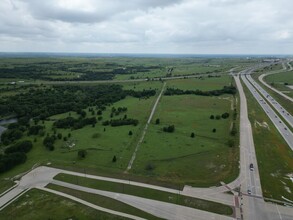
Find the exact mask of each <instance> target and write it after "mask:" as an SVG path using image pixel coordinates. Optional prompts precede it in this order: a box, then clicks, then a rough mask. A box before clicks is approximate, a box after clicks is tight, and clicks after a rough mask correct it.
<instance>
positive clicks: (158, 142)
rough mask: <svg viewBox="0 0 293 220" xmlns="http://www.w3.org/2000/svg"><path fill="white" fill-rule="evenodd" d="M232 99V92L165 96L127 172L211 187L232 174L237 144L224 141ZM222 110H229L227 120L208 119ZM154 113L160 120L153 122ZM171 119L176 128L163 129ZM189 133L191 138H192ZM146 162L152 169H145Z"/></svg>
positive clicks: (169, 123)
mask: <svg viewBox="0 0 293 220" xmlns="http://www.w3.org/2000/svg"><path fill="white" fill-rule="evenodd" d="M227 98H228V99H230V100H228V99H227ZM232 99H233V98H232V97H230V96H221V97H202V96H195V95H181V96H163V97H162V99H161V101H160V104H159V106H158V109H157V111H156V113H155V115H154V118H153V121H152V123H151V124H150V126H149V128H148V131H147V134H146V136H145V139H144V142H143V143H142V145H141V147H140V149H139V151H138V153H137V157H136V160H135V162H134V164H133V167H132V170H131V172H133V173H135V174H138V175H148V176H152V177H154V178H157V179H159V180H162V181H173V182H175V183H180V184H189V185H193V186H212V185H218V184H219V183H220V181H226V182H229V181H232V180H233V179H235V178H236V177H237V175H238V155H239V152H238V148H237V147H235V148H230V147H228V146H227V141H228V140H229V139H230V138H232V137H231V135H230V131H229V130H230V126H231V123H232V110H231V100H232ZM224 112H228V113H230V117H229V118H228V119H220V120H216V119H214V120H212V119H210V115H221V114H223V113H224ZM156 118H159V119H160V121H161V123H160V124H159V125H156V124H155V120H156ZM172 124H173V125H175V132H174V133H166V132H163V131H162V128H163V127H164V126H168V125H172ZM213 128H216V132H215V133H213V132H212V130H213ZM191 132H194V133H195V138H191V137H190V135H191ZM235 141H236V142H237V139H236V140H235ZM148 164H152V166H154V169H153V170H151V171H150V170H146V166H147V165H148ZM191 167H192V169H191Z"/></svg>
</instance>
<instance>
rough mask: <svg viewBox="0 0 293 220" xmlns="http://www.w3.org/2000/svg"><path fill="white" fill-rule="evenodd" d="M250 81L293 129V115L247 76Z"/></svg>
mask: <svg viewBox="0 0 293 220" xmlns="http://www.w3.org/2000/svg"><path fill="white" fill-rule="evenodd" d="M246 78H247V79H248V81H249V82H250V83H251V84H252V85H253V86H254V87H255V88H256V89H257V91H258V92H259V93H260V94H261V95H262V96H263V97H264V100H266V101H267V102H269V103H270V104H271V105H272V106H273V107H274V108H275V110H276V111H277V112H278V113H279V114H280V115H281V116H282V117H283V118H284V119H285V120H286V121H287V123H288V124H289V125H290V126H291V127H292V128H293V117H292V115H291V114H290V113H289V112H288V111H287V110H286V109H285V108H284V107H283V106H282V105H281V104H280V103H279V102H277V101H276V100H275V99H274V98H273V97H272V96H271V95H270V94H269V93H267V91H265V90H264V89H263V88H262V87H261V86H260V85H259V84H258V83H257V82H256V81H255V80H254V79H253V78H252V77H251V75H246Z"/></svg>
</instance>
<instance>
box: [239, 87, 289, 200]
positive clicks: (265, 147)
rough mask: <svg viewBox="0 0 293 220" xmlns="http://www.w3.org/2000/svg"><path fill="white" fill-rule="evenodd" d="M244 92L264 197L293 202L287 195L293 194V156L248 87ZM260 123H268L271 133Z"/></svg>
mask: <svg viewBox="0 0 293 220" xmlns="http://www.w3.org/2000/svg"><path fill="white" fill-rule="evenodd" d="M244 91H245V94H246V98H247V103H248V114H249V120H250V122H251V125H252V130H253V139H254V144H255V148H256V155H257V161H258V167H259V173H260V178H261V185H262V190H263V195H264V197H267V198H273V199H278V200H282V196H284V197H286V198H287V199H290V200H293V195H292V193H289V192H288V191H287V189H289V190H291V191H293V183H292V181H290V179H289V177H288V175H289V174H292V173H293V159H292V158H293V152H292V150H291V149H290V148H289V146H288V145H287V144H286V142H285V141H284V139H283V138H282V136H281V135H280V134H279V132H278V131H277V129H276V128H275V127H274V125H273V124H272V122H271V121H270V119H269V118H268V117H267V116H266V114H265V112H264V111H263V110H262V108H261V107H260V106H259V104H258V103H257V102H256V100H255V99H254V97H253V96H252V94H251V93H250V92H249V90H248V89H247V88H246V87H245V86H244ZM256 121H257V122H260V123H262V122H266V123H267V124H268V125H269V129H267V128H264V127H260V126H257V125H255V122H256ZM286 188H287V189H286Z"/></svg>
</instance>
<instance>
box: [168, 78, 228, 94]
mask: <svg viewBox="0 0 293 220" xmlns="http://www.w3.org/2000/svg"><path fill="white" fill-rule="evenodd" d="M232 80H233V79H232V78H231V76H228V75H223V76H221V77H210V78H209V77H202V78H190V79H176V80H170V81H168V87H170V88H173V87H174V88H178V89H182V90H197V89H199V90H202V91H209V90H216V89H222V88H223V87H224V86H228V85H230V83H231V82H232Z"/></svg>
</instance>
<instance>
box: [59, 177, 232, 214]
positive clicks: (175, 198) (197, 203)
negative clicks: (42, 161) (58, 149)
mask: <svg viewBox="0 0 293 220" xmlns="http://www.w3.org/2000/svg"><path fill="white" fill-rule="evenodd" d="M54 179H56V180H60V181H64V182H68V183H72V184H78V185H81V186H85V187H89V188H94V189H99V190H105V191H111V192H117V193H125V194H129V195H134V196H139V197H143V198H148V199H154V200H159V201H163V202H169V203H173V204H178V205H183V206H188V207H191V208H196V209H201V210H205V211H210V212H214V213H218V214H222V215H232V213H233V211H232V209H231V207H229V206H226V205H223V204H219V203H215V202H210V201H206V200H202V199H197V198H192V197H188V196H183V195H179V194H173V193H168V192H163V191H159V190H154V189H149V188H144V187H138V186H133V185H129V184H121V183H114V182H108V181H102V180H94V179H90V178H85V177H78V176H73V175H68V174H58V175H57V176H55V177H54Z"/></svg>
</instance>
